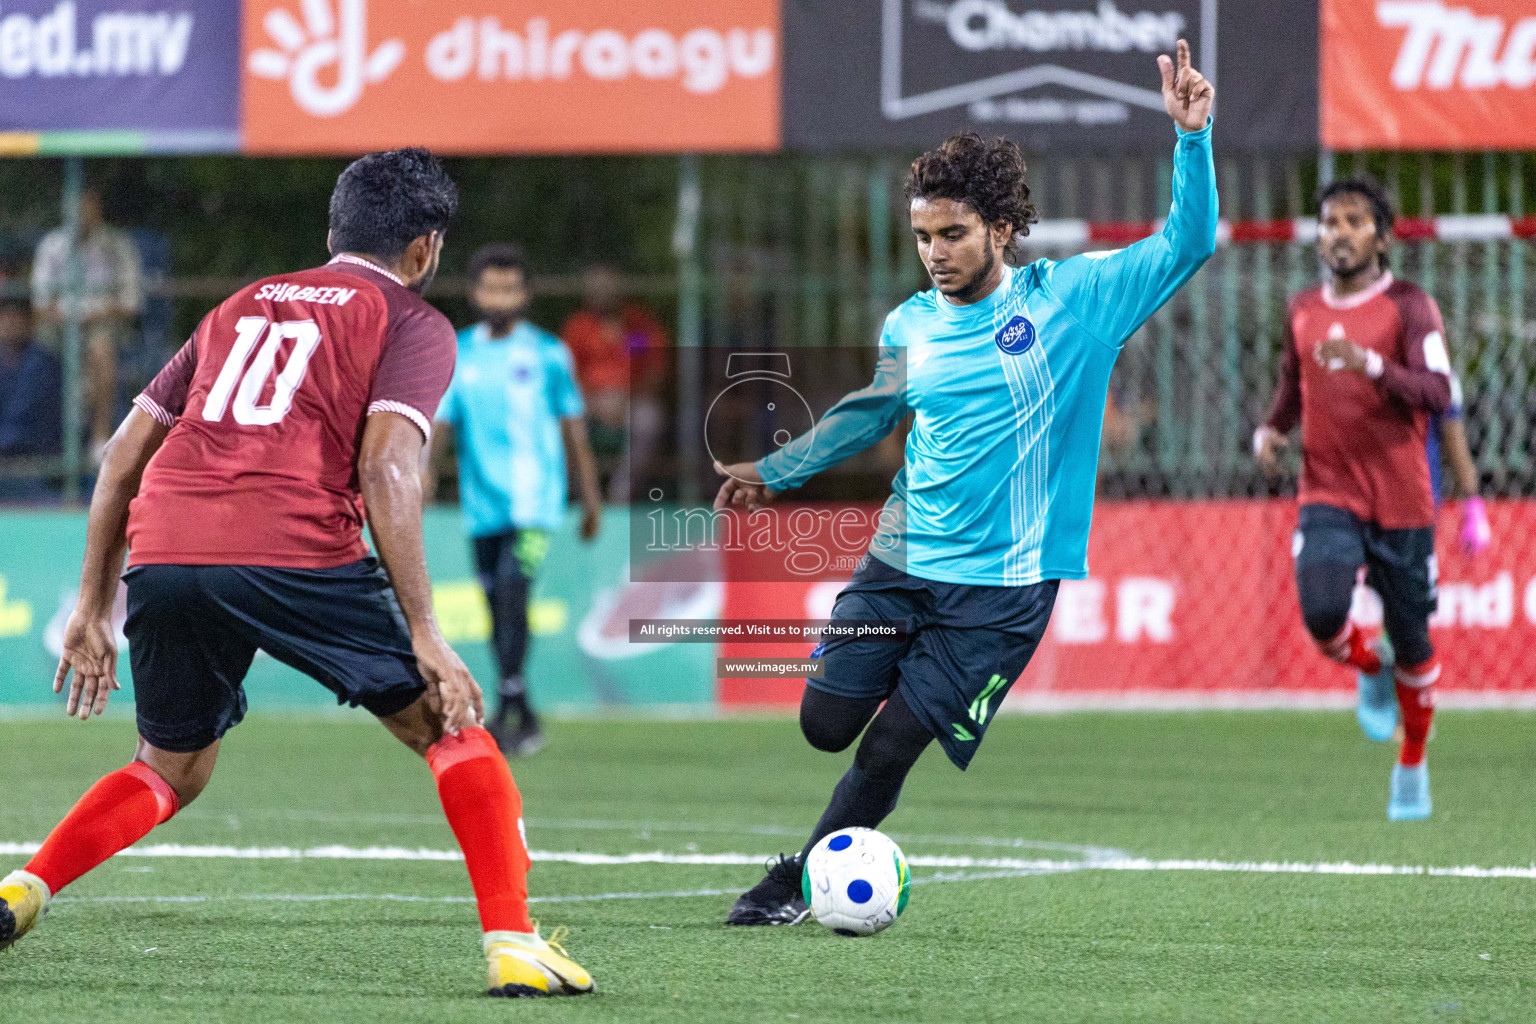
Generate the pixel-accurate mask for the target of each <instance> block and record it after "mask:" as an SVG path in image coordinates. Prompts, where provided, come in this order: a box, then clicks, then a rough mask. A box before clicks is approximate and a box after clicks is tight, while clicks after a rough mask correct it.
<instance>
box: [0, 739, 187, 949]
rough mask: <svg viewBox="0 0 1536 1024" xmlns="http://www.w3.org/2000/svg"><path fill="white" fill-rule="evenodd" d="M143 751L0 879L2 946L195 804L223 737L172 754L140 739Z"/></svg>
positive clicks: (101, 781)
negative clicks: (64, 893)
mask: <svg viewBox="0 0 1536 1024" xmlns="http://www.w3.org/2000/svg"><path fill="white" fill-rule="evenodd" d="M137 757H138V759H137V760H135V761H133V762H131V763H130V764H128V765H127V766H125V767H123V768H119V769H118V770H117V771H115V772H111V773H110V774H107V775H104V776H102V777H101V778H100V779H98V780H97V781H96V784H95V785H94V786H92V787H91V788H90V789H88V790H86V791H85V795H84V796H82V797H81V798H80V800H79V802H77V803H76V804H75V806H74V807H73V808H71V809H70V812H69V813H68V814H66V815H65V816H64V820H63V821H61V822H59V823H58V825H56V826H54V829H53V831H52V832H50V833H48V838H47V839H45V840H44V841H43V845H42V848H41V849H39V850H38V851H37V853H35V854H33V855H32V859H31V860H29V861H28V862H27V866H26V867H25V868H23V869H21V870H20V871H12V872H11V873H10V874H9V875H6V876H5V878H4V879H0V949H5V948H6V947H7V946H10V945H11V944H12V943H14V942H15V941H16V940H17V939H19V938H21V937H22V936H23V935H25V934H27V932H29V931H31V930H32V929H33V928H35V927H37V924H38V922H39V921H41V920H42V919H43V918H44V917H45V916H47V913H48V904H49V902H50V901H51V900H52V899H53V897H54V896H55V895H57V894H58V891H59V890H60V889H62V888H64V887H65V886H66V885H68V884H69V883H70V882H73V881H74V880H75V879H77V878H79V877H80V876H81V875H83V874H85V873H86V872H87V871H90V870H91V869H92V868H94V867H96V866H97V865H98V864H100V863H102V862H103V861H105V860H106V859H107V858H108V857H111V856H112V855H113V854H115V853H117V852H118V851H119V850H125V849H127V848H128V847H130V846H132V845H133V844H134V843H136V842H138V841H139V840H140V839H143V838H144V837H145V836H146V835H148V834H149V832H150V830H151V829H153V828H154V827H155V826H156V825H159V824H160V823H162V822H165V821H169V820H170V818H171V816H172V815H174V814H175V813H176V812H177V811H178V810H179V809H180V808H181V806H182V804H184V803H191V802H192V800H193V799H194V798H196V796H197V794H198V793H201V792H202V790H203V787H204V786H206V785H207V784H208V776H209V775H210V774H211V773H212V771H213V764H214V761H215V759H216V758H217V757H218V743H217V742H214V743H213V745H212V746H209V747H205V748H204V749H202V750H199V751H194V752H191V753H172V752H168V751H164V750H158V749H156V748H154V747H151V746H150V745H149V744H148V743H146V742H144V741H143V740H140V741H139V750H138V754H137ZM150 762H153V764H154V765H155V767H151V766H150ZM169 780H174V782H175V786H174V788H173V786H172V782H171V781H169Z"/></svg>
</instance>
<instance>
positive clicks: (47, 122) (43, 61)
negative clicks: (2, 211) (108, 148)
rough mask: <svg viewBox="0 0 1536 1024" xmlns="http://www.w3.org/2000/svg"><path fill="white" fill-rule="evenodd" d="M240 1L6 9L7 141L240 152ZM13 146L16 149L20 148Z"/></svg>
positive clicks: (57, 3) (0, 36) (2, 88)
mask: <svg viewBox="0 0 1536 1024" xmlns="http://www.w3.org/2000/svg"><path fill="white" fill-rule="evenodd" d="M239 35H240V7H239V3H238V0H5V2H4V3H0V132H4V133H39V132H134V133H141V134H152V135H154V136H155V137H156V138H155V139H153V140H150V141H149V142H148V143H146V144H144V145H141V146H140V147H138V148H150V149H156V150H166V149H172V150H174V149H202V150H227V149H234V148H235V147H236V146H237V145H238V139H239V136H238V133H237V127H238V125H237V117H238V114H239V103H238V97H237V90H238V83H237V81H236V78H235V76H234V74H232V72H231V69H232V68H234V67H235V65H236V63H237V61H238V60H239V52H240V38H239ZM14 145H15V144H14V143H13V144H12V147H11V148H14Z"/></svg>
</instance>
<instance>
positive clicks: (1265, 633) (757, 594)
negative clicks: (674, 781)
mask: <svg viewBox="0 0 1536 1024" xmlns="http://www.w3.org/2000/svg"><path fill="white" fill-rule="evenodd" d="M1488 515H1489V519H1490V521H1491V523H1492V525H1493V532H1494V547H1493V549H1492V550H1491V551H1489V552H1486V553H1484V554H1483V555H1480V556H1478V557H1476V558H1468V557H1467V556H1465V555H1463V554H1462V553H1461V551H1460V549H1459V548H1458V547H1457V544H1456V533H1457V525H1458V524H1457V514H1456V512H1455V510H1454V509H1446V510H1444V511H1442V512H1441V516H1440V523H1439V527H1438V535H1439V541H1440V542H1439V544H1438V551H1437V554H1438V559H1439V565H1440V580H1441V582H1440V608H1439V611H1438V612H1437V613H1436V615H1435V616H1434V618H1432V619H1431V621H1430V634H1431V637H1432V638H1433V639H1434V642H1435V647H1436V649H1437V651H1438V653H1439V655H1440V658H1441V661H1442V663H1443V664H1444V666H1445V675H1444V677H1443V681H1442V683H1441V684H1440V692H1441V694H1442V697H1443V700H1444V703H1446V704H1447V705H1457V704H1460V705H1484V704H1487V705H1536V671H1533V670H1532V668H1531V660H1530V658H1529V657H1528V656H1527V652H1529V651H1531V650H1533V649H1536V542H1533V541H1532V540H1531V539H1530V538H1536V501H1502V502H1491V503H1490V504H1489V506H1488ZM1295 525H1296V507H1295V505H1293V504H1291V503H1288V502H1281V501H1257V500H1256V501H1194V502H1174V501H1162V502H1106V503H1102V504H1100V505H1099V507H1098V508H1097V510H1096V511H1095V512H1094V521H1093V533H1092V535H1091V540H1090V542H1089V546H1088V550H1089V555H1088V564H1089V566H1090V567H1091V575H1090V576H1089V578H1088V579H1086V580H1072V581H1065V582H1063V584H1062V587H1061V591H1060V594H1059V595H1058V597H1057V601H1056V609H1055V612H1054V613H1053V614H1052V616H1051V625H1050V628H1049V630H1048V631H1047V634H1046V638H1045V641H1044V642H1043V643H1042V644H1041V646H1040V649H1039V650H1038V651H1037V652H1036V654H1035V658H1034V660H1033V662H1032V663H1031V664H1030V667H1029V668H1028V669H1027V670H1026V671H1025V673H1024V675H1023V677H1022V678H1021V679H1020V681H1019V682H1018V684H1017V685H1015V686H1014V689H1013V692H1012V694H1011V695H1010V697H1009V701H1010V703H1011V704H1013V705H1014V706H1016V707H1036V708H1053V707H1062V708H1070V707H1084V706H1110V707H1136V706H1148V707H1223V706H1232V707H1263V706H1276V707H1295V706H1318V705H1345V704H1349V703H1352V702H1353V700H1354V692H1355V681H1354V673H1353V672H1352V671H1350V670H1347V669H1344V668H1341V667H1339V666H1337V665H1334V664H1333V663H1331V662H1329V661H1327V660H1325V659H1324V658H1323V656H1322V655H1321V654H1319V653H1318V652H1317V650H1316V648H1315V647H1314V646H1313V644H1312V642H1311V639H1310V637H1309V636H1308V635H1307V631H1306V629H1305V627H1304V626H1303V625H1302V621H1301V612H1300V609H1299V606H1298V604H1297V600H1296V584H1295V580H1294V577H1293V575H1292V565H1291V534H1292V531H1293V530H1294V529H1295ZM840 586H841V584H840V583H838V582H836V581H830V582H829V581H821V582H807V583H740V582H728V583H727V587H726V597H725V608H724V610H723V612H722V617H723V618H727V619H735V618H801V617H804V618H816V617H825V616H826V615H827V614H828V612H829V611H830V609H831V604H832V600H833V598H835V596H836V594H837V591H838V589H839V588H840ZM1353 615H1354V617H1355V618H1356V620H1357V621H1359V622H1361V623H1362V624H1363V625H1366V626H1371V627H1379V625H1380V622H1381V609H1380V602H1379V599H1377V598H1376V597H1375V595H1374V594H1373V593H1372V592H1370V591H1368V590H1366V589H1365V588H1364V587H1359V588H1357V590H1356V594H1355V607H1354V612H1353ZM808 650H809V645H807V644H782V645H765V644H723V645H722V647H721V652H720V653H721V655H722V656H723V657H727V658H740V657H747V656H760V657H803V656H804V655H805V654H806V653H807V652H808ZM718 685H719V687H720V689H719V698H720V702H721V703H722V704H724V705H753V704H783V703H790V702H794V701H796V700H798V699H799V695H800V688H801V686H802V685H803V683H802V682H801V681H800V680H768V679H765V680H757V679H722V680H720V681H719V684H718Z"/></svg>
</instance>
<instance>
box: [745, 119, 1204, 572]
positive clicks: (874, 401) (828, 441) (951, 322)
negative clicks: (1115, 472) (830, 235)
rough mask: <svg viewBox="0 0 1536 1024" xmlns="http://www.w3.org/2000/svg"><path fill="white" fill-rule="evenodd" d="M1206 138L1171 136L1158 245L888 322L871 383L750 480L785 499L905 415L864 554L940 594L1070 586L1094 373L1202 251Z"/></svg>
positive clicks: (1079, 532)
mask: <svg viewBox="0 0 1536 1024" xmlns="http://www.w3.org/2000/svg"><path fill="white" fill-rule="evenodd" d="M1210 135H1211V126H1210V125H1209V124H1207V125H1206V127H1205V128H1204V129H1202V130H1201V131H1198V132H1183V131H1180V132H1179V139H1178V143H1177V146H1176V148H1175V150H1174V164H1173V207H1172V210H1171V212H1170V213H1169V216H1168V220H1167V222H1166V223H1165V224H1164V226H1163V229H1162V231H1161V232H1160V233H1158V234H1157V235H1155V236H1153V237H1151V238H1148V239H1145V240H1143V241H1141V242H1138V243H1136V244H1135V245H1131V246H1127V247H1126V248H1124V249H1118V250H1115V251H1113V252H1099V253H1087V254H1085V255H1081V256H1074V257H1071V258H1070V259H1065V260H1038V261H1036V262H1034V263H1031V264H1029V265H1028V266H1025V267H1020V268H1017V269H1013V268H1007V269H1005V270H1004V274H1003V281H1002V284H1001V285H999V286H998V288H997V289H996V290H995V291H993V292H992V294H990V295H988V296H987V297H986V298H985V299H982V300H981V301H980V302H977V303H974V304H972V305H968V306H956V305H953V304H951V303H950V302H949V301H948V300H947V299H945V298H943V297H942V296H941V295H940V294H939V293H938V292H937V291H936V290H931V291H926V292H922V293H920V294H918V295H914V296H913V297H912V298H910V299H908V300H907V301H906V302H904V303H903V304H902V305H900V306H898V307H897V308H896V309H895V310H893V311H892V312H891V314H890V315H889V316H888V317H886V320H885V330H884V332H883V333H882V335H881V338H880V352H879V356H878V361H877V366H876V370H875V378H874V380H873V381H872V382H871V383H870V384H869V386H868V387H865V388H863V389H861V390H859V391H856V392H853V393H852V394H850V395H847V396H845V397H844V398H843V399H842V400H841V401H839V402H838V403H837V404H836V405H835V406H833V407H832V409H830V410H829V411H828V412H827V414H826V415H825V416H824V417H822V419H821V421H820V422H819V423H818V424H817V425H816V428H815V429H814V430H812V431H810V432H808V433H806V434H803V435H801V436H800V437H798V438H795V439H794V440H793V441H791V442H790V443H788V444H787V445H785V446H784V447H783V448H781V449H779V450H778V451H777V452H774V453H773V454H771V455H769V456H766V457H765V458H763V459H760V460H758V462H757V464H756V465H757V469H758V471H759V473H761V475H762V477H763V479H764V481H765V482H767V484H768V485H769V486H770V487H772V488H773V489H774V490H782V489H785V488H789V487H798V486H799V485H800V484H802V483H804V482H805V481H806V480H808V479H809V478H810V477H812V476H814V475H815V474H816V473H818V472H820V471H821V470H823V469H826V468H827V467H829V466H832V465H835V464H836V463H838V462H841V461H842V460H843V459H845V458H847V457H848V456H850V455H852V454H854V453H855V452H858V451H862V450H863V449H865V448H867V447H869V446H870V445H871V444H873V443H874V442H875V441H877V440H879V439H880V438H882V437H884V436H885V435H886V434H888V433H889V432H890V431H891V429H892V428H893V427H895V425H896V424H897V423H898V422H900V420H901V419H902V417H903V416H905V415H906V413H907V412H908V411H909V410H910V411H911V412H913V413H914V421H913V426H912V431H911V433H910V434H909V435H908V438H907V449H906V464H905V466H904V467H903V469H902V471H901V472H900V473H899V474H897V476H896V479H895V480H894V481H892V484H891V496H890V498H889V499H888V500H887V501H886V505H885V513H884V515H883V516H882V523H881V525H880V528H879V529H878V530H877V532H876V534H875V537H874V539H873V540H872V541H871V543H870V549H869V550H870V554H872V555H874V556H875V557H877V558H879V559H880V560H881V561H883V562H886V563H887V564H889V565H891V566H894V567H895V568H898V569H902V570H904V571H906V572H908V573H911V574H912V575H914V576H919V577H922V578H924V579H930V580H939V581H943V582H948V583H969V584H982V585H989V586H1027V585H1029V584H1033V583H1038V582H1040V581H1041V580H1048V579H1081V578H1083V577H1084V576H1086V575H1087V574H1088V526H1089V522H1090V520H1091V518H1092V515H1093V495H1094V486H1095V481H1096V478H1097V475H1098V462H1099V435H1100V431H1101V429H1102V427H1103V423H1104V404H1105V399H1106V395H1107V394H1108V389H1109V372H1110V369H1111V368H1112V367H1113V366H1114V363H1115V358H1116V357H1117V356H1118V355H1119V353H1120V349H1121V346H1123V345H1124V344H1125V341H1126V339H1127V338H1129V337H1130V336H1131V335H1132V334H1133V333H1135V331H1136V329H1137V328H1139V327H1140V326H1141V325H1142V323H1143V322H1145V321H1146V319H1147V318H1148V317H1150V316H1151V315H1152V314H1153V313H1154V312H1156V310H1157V309H1158V307H1160V306H1162V305H1163V303H1165V302H1167V301H1168V299H1169V298H1170V297H1172V295H1173V293H1174V292H1175V291H1177V290H1178V288H1179V287H1180V286H1181V285H1183V284H1184V282H1185V281H1187V280H1189V278H1190V277H1191V276H1192V275H1193V274H1194V273H1195V271H1197V270H1199V269H1200V266H1201V264H1203V263H1204V262H1205V260H1206V259H1207V258H1208V257H1209V256H1210V255H1211V253H1212V252H1213V251H1214V249H1215V246H1216V220H1217V200H1216V173H1215V166H1214V163H1213V161H1212V158H1211V141H1210Z"/></svg>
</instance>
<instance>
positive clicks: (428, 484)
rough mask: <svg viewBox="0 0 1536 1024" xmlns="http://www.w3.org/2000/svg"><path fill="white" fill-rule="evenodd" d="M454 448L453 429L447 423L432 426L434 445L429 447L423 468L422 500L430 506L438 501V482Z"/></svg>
mask: <svg viewBox="0 0 1536 1024" xmlns="http://www.w3.org/2000/svg"><path fill="white" fill-rule="evenodd" d="M452 447H453V427H452V425H450V424H447V423H442V422H438V423H434V424H433V425H432V443H431V444H430V445H428V446H427V451H426V461H425V463H424V464H423V465H422V468H421V500H422V504H424V505H430V504H431V503H432V502H434V501H436V500H437V482H438V480H439V479H440V478H441V477H442V474H443V467H444V466H445V465H447V464H448V451H449V449H450V448H452Z"/></svg>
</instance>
